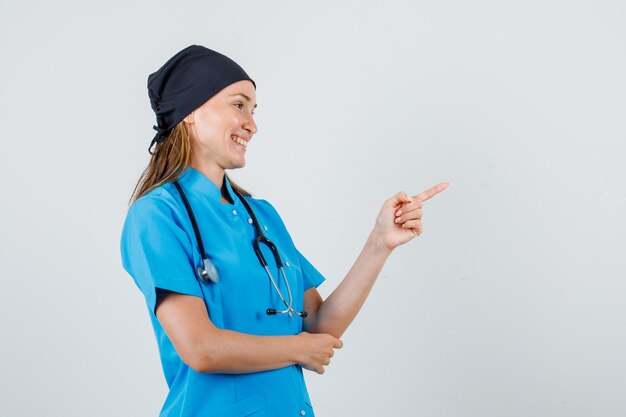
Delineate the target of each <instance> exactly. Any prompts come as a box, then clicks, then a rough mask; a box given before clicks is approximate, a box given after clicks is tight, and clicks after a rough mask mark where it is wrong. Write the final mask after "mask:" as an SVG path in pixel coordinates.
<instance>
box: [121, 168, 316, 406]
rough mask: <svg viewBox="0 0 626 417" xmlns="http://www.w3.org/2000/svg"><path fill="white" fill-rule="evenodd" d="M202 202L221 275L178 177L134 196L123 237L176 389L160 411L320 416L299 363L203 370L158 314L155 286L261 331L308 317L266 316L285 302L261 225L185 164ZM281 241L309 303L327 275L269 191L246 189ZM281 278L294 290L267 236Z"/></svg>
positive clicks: (195, 205) (197, 202) (231, 324)
mask: <svg viewBox="0 0 626 417" xmlns="http://www.w3.org/2000/svg"><path fill="white" fill-rule="evenodd" d="M178 182H179V184H180V185H181V187H182V188H183V190H184V192H185V194H186V195H187V198H188V199H189V203H190V205H191V207H192V209H193V211H194V214H195V216H196V220H197V222H198V228H199V229H200V233H201V235H202V239H203V242H204V246H205V250H206V252H207V254H208V255H209V257H210V258H211V260H212V261H213V263H214V264H215V266H216V268H217V270H218V272H219V275H220V281H219V283H217V284H214V283H211V282H209V283H208V284H205V283H203V282H202V281H200V280H199V279H198V274H197V272H196V270H197V267H198V266H199V265H201V264H202V260H201V256H200V252H199V249H198V246H197V243H196V239H195V235H194V233H193V227H192V225H191V221H190V220H189V217H188V215H187V211H186V210H185V207H184V205H183V202H182V199H181V196H180V194H179V193H178V191H177V190H176V188H175V187H174V185H173V184H172V183H167V184H164V185H162V186H160V187H158V188H156V189H154V190H152V191H151V192H149V193H148V194H146V195H145V196H143V197H141V198H139V199H138V200H136V201H135V202H134V203H133V204H132V206H131V207H130V208H129V210H128V214H127V217H126V221H125V223H124V229H123V232H122V239H121V253H122V264H123V266H124V268H125V269H126V271H128V273H129V274H130V275H131V276H132V278H133V280H134V281H135V283H136V284H137V286H138V287H139V289H140V290H141V292H142V293H143V295H144V297H145V299H146V304H147V307H148V310H149V314H150V319H151V321H152V327H153V328H154V332H155V335H156V339H157V343H158V347H159V353H160V356H161V364H162V366H163V372H164V374H165V379H166V381H167V385H168V386H169V394H168V396H167V398H166V400H165V404H164V405H163V408H162V410H161V414H160V416H161V417H166V416H194V417H200V416H201V417H217V416H220V417H230V416H232V417H236V416H237V417H239V416H259V417H260V416H268V417H269V416H271V417H283V416H285V417H287V416H314V413H313V409H312V407H311V400H310V399H309V395H308V393H307V389H306V385H305V382H304V378H303V375H302V368H301V367H300V366H299V365H292V366H287V367H284V368H280V369H276V370H271V371H263V372H254V373H248V374H221V373H199V372H196V371H194V370H193V369H191V368H190V367H189V366H188V365H187V364H186V363H184V362H183V361H182V359H181V357H180V356H179V355H178V353H177V352H176V350H175V349H174V346H173V345H172V342H171V341H170V339H169V338H168V336H167V334H166V333H165V331H164V330H163V327H161V324H160V322H159V320H158V319H157V317H156V315H155V314H154V310H155V304H156V289H157V288H161V289H165V290H169V291H174V292H177V293H181V294H188V295H193V296H197V297H202V298H203V299H204V301H205V304H206V305H207V309H208V313H209V317H210V318H211V321H212V322H213V323H214V324H215V326H217V327H220V328H223V329H230V330H234V331H238V332H242V333H248V334H253V335H266V336H271V335H295V334H298V333H300V332H302V319H301V318H300V317H297V316H293V317H288V316H287V315H286V314H280V315H276V316H268V315H267V314H266V313H265V310H266V309H267V308H275V309H278V310H283V309H285V308H286V307H285V306H284V304H283V302H282V301H281V299H280V297H279V296H278V293H277V292H276V290H275V289H274V288H273V286H272V283H271V281H270V279H269V278H268V276H267V274H266V272H265V270H264V269H263V267H262V266H261V264H260V263H259V260H258V258H257V257H256V254H255V252H254V249H253V247H252V240H253V239H254V237H255V234H254V227H253V225H252V224H250V223H249V222H251V221H252V220H251V218H250V216H249V215H248V212H247V211H246V209H245V206H244V205H243V204H242V203H241V201H239V198H238V197H237V195H236V194H235V193H234V192H233V189H232V187H231V184H230V183H229V181H228V179H227V177H226V176H224V183H225V186H226V189H227V190H228V193H229V195H230V196H231V200H232V201H234V204H222V203H221V202H220V199H221V191H220V190H219V189H218V187H217V186H216V185H215V184H214V183H213V182H212V181H211V180H209V179H208V178H207V177H206V176H205V175H204V174H202V173H200V172H199V171H197V170H196V169H194V168H191V167H189V168H187V169H186V170H185V172H184V173H183V174H182V176H180V177H179V179H178ZM244 198H245V199H246V200H247V201H248V203H249V204H250V206H251V207H252V210H253V211H254V213H255V214H256V217H257V219H258V221H259V223H260V224H261V227H262V228H263V230H264V233H265V234H266V236H267V237H268V238H269V239H270V240H272V241H273V242H274V244H275V245H276V247H277V248H278V251H279V253H280V255H281V258H282V261H283V264H284V265H285V268H284V269H285V274H286V275H287V278H288V279H289V284H290V286H291V291H292V295H293V308H294V310H296V311H301V310H302V309H303V298H304V291H306V290H307V289H309V288H311V287H317V286H318V285H320V284H321V283H322V282H323V281H324V277H323V276H322V274H320V273H319V272H318V271H317V270H316V269H315V268H314V267H313V265H311V263H309V261H308V260H307V259H306V258H305V257H304V256H303V255H302V254H301V253H300V252H299V251H298V250H297V249H296V247H295V245H294V243H293V241H292V239H291V237H290V236H289V233H288V232H287V229H286V227H285V225H284V223H283V221H282V219H281V218H280V216H279V215H278V213H277V212H276V210H275V209H274V207H273V206H272V205H271V204H270V203H268V202H267V201H265V200H262V199H256V198H252V197H244ZM261 250H262V251H263V254H264V255H265V258H266V259H267V261H268V264H269V267H270V271H271V272H272V275H273V277H274V280H275V281H276V283H277V284H279V286H280V289H281V291H282V293H283V294H284V296H285V298H287V297H288V296H287V289H286V287H285V284H284V282H283V279H282V277H281V275H280V274H279V272H278V268H277V267H276V265H275V263H274V260H273V259H274V258H273V256H272V254H271V252H270V250H269V249H268V248H266V247H265V246H264V245H261Z"/></svg>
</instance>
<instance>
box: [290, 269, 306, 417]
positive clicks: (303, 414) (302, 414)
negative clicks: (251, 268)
mask: <svg viewBox="0 0 626 417" xmlns="http://www.w3.org/2000/svg"><path fill="white" fill-rule="evenodd" d="M285 265H287V268H289V261H286V262H285ZM302 415H304V414H302Z"/></svg>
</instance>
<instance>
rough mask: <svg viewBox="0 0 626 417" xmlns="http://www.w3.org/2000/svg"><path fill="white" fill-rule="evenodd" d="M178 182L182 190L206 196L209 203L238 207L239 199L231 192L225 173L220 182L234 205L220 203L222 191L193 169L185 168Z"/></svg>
mask: <svg viewBox="0 0 626 417" xmlns="http://www.w3.org/2000/svg"><path fill="white" fill-rule="evenodd" d="M178 182H179V183H180V184H181V185H182V186H183V188H185V189H189V190H193V191H194V192H197V193H200V194H202V195H204V196H207V197H208V198H209V199H210V200H211V201H213V202H214V203H216V204H219V205H221V206H224V207H233V206H235V205H239V204H238V200H239V199H238V198H237V195H236V194H235V192H234V191H233V188H232V186H231V185H230V181H228V176H227V175H226V173H224V177H223V179H222V182H223V184H224V185H225V186H226V191H228V195H229V197H230V199H231V200H232V201H233V202H234V204H230V203H222V202H221V200H222V191H221V190H220V189H219V188H218V187H217V185H216V184H215V183H214V182H213V181H211V180H210V179H209V178H208V177H207V176H206V175H204V174H203V173H201V172H200V171H198V170H197V169H195V168H194V167H191V166H189V167H187V169H186V170H185V172H183V174H182V175H181V176H180V177H179V178H178Z"/></svg>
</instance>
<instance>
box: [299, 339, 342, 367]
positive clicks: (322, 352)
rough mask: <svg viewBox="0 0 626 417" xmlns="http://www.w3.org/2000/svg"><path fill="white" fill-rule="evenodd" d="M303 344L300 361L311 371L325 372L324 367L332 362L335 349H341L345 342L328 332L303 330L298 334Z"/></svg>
mask: <svg viewBox="0 0 626 417" xmlns="http://www.w3.org/2000/svg"><path fill="white" fill-rule="evenodd" d="M298 337H299V339H300V341H301V343H302V345H301V349H300V354H301V357H300V359H299V360H298V363H299V364H300V365H301V366H302V367H303V368H306V369H308V370H309V371H314V372H317V373H318V374H320V375H321V374H323V373H324V371H325V369H324V367H325V366H327V365H328V364H330V358H332V357H333V355H334V354H335V349H341V348H342V347H343V342H342V341H341V340H339V339H337V338H336V337H334V336H332V335H330V334H326V333H307V332H302V333H300V334H299V335H298Z"/></svg>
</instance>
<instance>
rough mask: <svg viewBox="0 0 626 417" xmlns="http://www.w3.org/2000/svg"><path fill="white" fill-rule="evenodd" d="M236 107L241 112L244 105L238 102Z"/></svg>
mask: <svg viewBox="0 0 626 417" xmlns="http://www.w3.org/2000/svg"><path fill="white" fill-rule="evenodd" d="M235 107H237V108H238V109H239V110H242V109H243V103H239V102H237V103H235Z"/></svg>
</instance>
